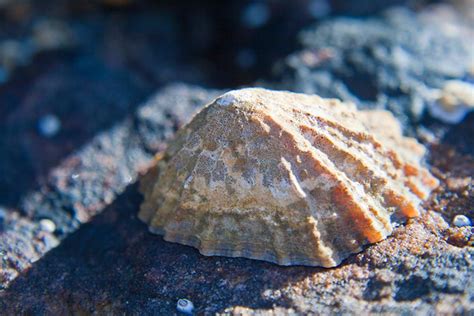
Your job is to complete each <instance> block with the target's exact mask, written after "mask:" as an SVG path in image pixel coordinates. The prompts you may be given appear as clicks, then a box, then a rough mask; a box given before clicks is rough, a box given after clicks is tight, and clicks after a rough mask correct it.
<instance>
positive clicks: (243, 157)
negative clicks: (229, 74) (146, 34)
mask: <svg viewBox="0 0 474 316" xmlns="http://www.w3.org/2000/svg"><path fill="white" fill-rule="evenodd" d="M424 151H425V149H424V147H423V146H422V145H420V144H419V143H418V142H417V141H416V140H414V139H412V138H407V137H403V136H402V132H401V130H400V126H399V124H398V122H397V120H396V119H395V118H394V117H393V116H392V115H391V114H390V113H389V112H386V111H358V110H357V109H356V107H355V106H354V105H352V104H346V103H342V102H340V101H337V100H333V99H322V98H320V97H318V96H310V95H304V94H296V93H290V92H279V91H271V90H265V89H256V88H251V89H242V90H236V91H231V92H228V93H226V94H224V95H223V96H221V97H219V98H217V99H216V100H215V101H214V102H213V103H211V104H210V105H208V106H206V107H205V108H204V109H203V110H202V111H201V112H200V113H198V114H197V115H196V116H195V117H194V119H193V120H192V121H191V122H190V123H189V124H188V125H187V126H185V127H183V128H182V129H181V130H180V131H179V132H178V134H177V137H176V139H175V140H174V141H173V142H171V143H170V144H169V147H168V149H167V151H166V152H165V153H164V155H163V157H162V158H161V159H160V160H159V161H158V163H157V164H156V166H155V167H153V168H152V170H151V171H150V172H149V173H148V174H147V175H146V176H145V177H144V179H143V180H142V182H141V191H142V192H143V194H144V197H145V198H144V202H143V204H142V205H141V210H140V213H139V217H140V219H141V220H143V221H144V222H146V223H147V224H148V225H149V227H150V230H151V231H152V232H155V233H159V234H162V235H163V236H164V239H165V240H167V241H171V242H177V243H181V244H185V245H191V246H193V247H196V248H198V249H199V251H200V252H201V253H202V254H204V255H222V256H230V257H247V258H252V259H259V260H266V261H271V262H274V263H277V264H281V265H309V266H324V267H333V266H336V265H338V264H339V263H340V262H341V261H342V260H344V259H345V258H347V257H348V256H349V255H350V254H352V253H356V252H359V251H360V250H361V249H362V246H364V245H366V244H368V243H374V242H377V241H380V240H383V239H384V238H386V237H387V236H389V235H390V234H391V233H392V225H393V223H395V222H401V221H403V220H404V219H406V218H409V217H414V216H417V215H419V211H420V202H421V201H422V200H423V199H425V198H427V196H428V195H429V193H430V191H431V190H432V189H433V188H435V187H436V186H437V183H438V182H437V180H436V179H435V178H433V177H432V176H431V175H430V173H429V172H428V171H427V170H426V169H424V168H423V167H422V166H421V165H420V160H421V158H422V156H423V154H424Z"/></svg>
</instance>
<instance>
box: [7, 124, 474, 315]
mask: <svg viewBox="0 0 474 316" xmlns="http://www.w3.org/2000/svg"><path fill="white" fill-rule="evenodd" d="M461 125H462V123H461ZM451 137H453V138H456V137H459V138H463V137H464V134H462V133H461V134H456V135H452V136H451ZM447 152H450V154H449V155H446V153H447ZM430 161H431V163H432V164H433V165H434V166H435V167H434V169H433V170H434V171H435V173H436V176H437V177H438V178H439V179H441V186H440V187H439V188H438V189H437V190H436V191H435V193H434V194H433V195H432V198H431V199H430V200H429V201H428V202H427V203H426V205H425V207H426V208H427V209H428V210H430V211H429V212H427V213H426V214H425V215H424V216H422V217H421V218H417V219H413V220H410V221H409V222H408V223H407V225H406V226H405V225H402V226H400V227H398V228H396V229H395V231H394V234H393V237H390V238H388V239H386V240H384V241H382V242H380V243H378V244H376V245H375V246H372V247H370V248H368V249H366V250H365V251H364V252H362V253H360V254H357V255H354V256H352V257H351V258H349V260H348V261H347V262H345V264H343V265H342V266H340V267H337V268H334V269H330V270H327V269H321V268H308V267H280V266H277V265H274V264H270V263H265V262H262V261H255V260H249V259H241V258H223V257H205V256H202V255H200V254H199V252H198V251H197V250H196V249H194V248H191V247H187V246H182V245H179V244H172V243H168V242H165V241H164V240H163V239H162V238H161V237H160V236H156V235H152V234H150V233H148V232H147V227H146V225H144V224H143V223H141V222H140V220H138V219H137V217H136V214H137V213H136V211H137V207H138V205H139V204H140V203H141V201H142V197H141V195H140V194H139V193H138V190H137V187H136V185H133V186H130V187H129V188H128V189H127V190H126V191H125V192H123V193H122V194H121V195H120V196H119V197H118V199H117V200H115V201H114V202H113V203H112V204H111V205H109V206H108V207H107V208H106V209H105V210H104V212H103V213H101V214H100V215H98V216H97V217H96V218H95V219H93V220H92V222H91V223H90V224H87V225H84V226H82V227H81V228H80V229H79V230H78V231H77V232H76V233H75V234H73V235H71V236H70V237H69V238H67V239H65V240H64V241H63V242H62V243H61V245H60V246H59V247H57V248H55V249H53V250H52V251H51V252H50V253H49V254H48V255H47V256H45V257H44V258H43V259H41V260H40V261H38V262H36V263H35V265H34V266H33V267H32V268H30V270H29V271H28V272H27V273H25V274H23V275H21V276H19V277H18V278H17V279H16V280H15V281H14V282H13V283H12V285H11V286H10V288H9V289H7V290H5V291H3V293H1V294H0V307H1V308H2V311H4V312H5V313H7V314H12V313H13V314H17V313H30V314H32V313H33V314H44V313H46V314H64V313H68V312H69V311H71V310H73V311H83V312H85V313H93V312H95V313H99V314H102V313H104V314H105V313H108V314H123V313H125V314H160V315H163V314H166V315H174V314H176V302H177V301H178V299H181V298H187V299H189V300H191V301H192V302H193V304H194V307H195V312H196V313H197V314H207V315H213V314H216V313H220V314H224V315H235V314H238V315H240V313H243V314H244V315H272V314H274V313H277V314H278V313H280V314H287V313H289V314H298V315H305V314H308V313H315V314H328V313H341V314H348V315H353V314H359V315H360V314H367V313H372V314H380V313H384V314H402V313H406V314H411V313H420V314H435V313H439V314H465V315H469V314H472V313H473V312H474V302H473V301H472V295H473V293H474V282H473V275H474V268H473V267H474V261H473V260H474V259H473V258H474V247H472V244H471V246H469V243H468V240H471V241H472V240H473V239H474V232H473V231H472V228H471V229H467V228H466V227H463V228H457V227H450V226H449V225H448V224H447V222H450V219H451V218H452V217H454V216H455V215H456V214H457V212H459V209H463V210H474V200H473V199H472V197H473V196H474V186H473V185H472V183H467V182H466V181H458V183H457V184H456V185H454V184H451V185H448V183H450V181H452V180H454V179H465V178H467V177H469V175H472V173H473V172H474V159H472V157H466V156H465V155H462V154H460V153H459V152H457V151H456V150H455V148H454V147H452V146H451V145H450V144H443V145H436V146H434V147H433V148H432V150H431V158H430ZM466 215H468V216H470V217H473V216H474V214H473V213H472V211H471V212H470V213H467V214H466ZM443 218H445V219H446V220H444V219H443ZM457 235H462V236H463V237H462V238H457V237H456V236H457Z"/></svg>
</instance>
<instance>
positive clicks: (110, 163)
mask: <svg viewBox="0 0 474 316" xmlns="http://www.w3.org/2000/svg"><path fill="white" fill-rule="evenodd" d="M215 96H217V91H212V90H206V89H202V88H198V87H192V86H188V85H183V84H175V85H170V86H168V87H166V88H164V89H163V90H161V91H160V92H158V93H157V94H156V95H154V96H153V97H151V98H150V100H149V101H147V102H146V103H145V104H143V105H141V106H139V107H138V109H137V111H136V113H135V114H133V115H131V116H129V117H127V118H125V119H123V120H122V121H121V122H118V123H116V124H115V126H113V127H110V128H109V129H107V130H105V131H103V132H102V133H100V134H99V135H97V136H96V137H94V138H93V139H92V140H91V141H90V142H89V143H88V144H86V145H84V146H83V147H82V148H81V149H80V150H78V151H76V152H75V153H73V154H71V155H69V156H68V157H67V158H66V159H64V160H63V161H62V162H61V163H60V165H59V166H58V167H55V168H53V169H52V170H51V171H50V172H49V175H48V177H47V180H45V183H44V184H43V185H41V186H40V187H39V188H38V189H36V190H32V191H30V192H29V193H27V194H25V196H23V197H22V198H21V201H20V209H21V210H22V212H23V216H21V217H20V216H19V215H18V214H16V213H15V214H16V215H15V216H14V219H15V220H14V221H12V220H10V221H8V224H7V228H4V229H3V231H2V232H0V242H1V243H2V245H3V246H4V247H0V249H2V251H3V252H4V256H6V258H7V260H13V261H15V263H14V264H12V266H13V267H10V265H8V271H10V270H11V271H12V273H13V274H12V275H14V276H16V275H17V274H18V273H19V272H21V271H22V270H24V269H26V268H28V267H29V266H30V264H31V263H32V262H33V261H35V260H37V259H38V258H39V257H41V256H42V255H43V254H44V253H45V252H46V251H48V250H50V249H51V248H52V247H53V246H55V245H56V244H57V239H58V238H59V239H61V238H63V237H65V236H66V235H67V234H69V233H71V232H72V231H74V230H75V229H77V228H78V227H79V226H80V225H81V224H82V223H85V222H87V221H89V220H90V219H91V218H92V217H93V216H94V215H96V214H98V213H100V212H101V211H102V210H103V209H104V208H105V207H106V205H108V204H110V203H111V202H112V201H113V200H114V199H115V198H116V196H117V195H119V194H120V193H121V192H122V191H123V190H124V189H125V188H126V187H127V186H128V185H130V184H131V183H133V182H135V181H136V178H137V176H138V174H139V172H140V171H141V170H142V171H143V170H144V169H146V167H147V165H148V164H149V163H150V161H151V160H152V158H153V156H154V154H155V153H156V152H157V151H158V150H159V149H163V148H164V146H165V141H166V140H168V139H169V138H170V137H172V136H173V134H174V132H175V131H176V129H177V128H179V127H180V126H181V125H182V124H183V123H185V122H186V121H187V120H188V119H189V118H190V117H191V115H193V113H194V112H195V111H196V110H197V109H198V108H199V107H200V106H202V105H203V104H205V103H206V102H207V101H209V100H211V99H212V98H214V97H215ZM99 113H100V112H99ZM91 115H92V113H91ZM170 122H172V123H170ZM8 216H13V215H11V214H10V215H8ZM7 218H8V217H7ZM43 219H47V220H49V221H52V222H53V223H54V225H55V232H54V233H55V237H54V240H55V243H52V242H50V241H49V240H47V239H41V238H39V237H38V236H39V235H42V233H41V234H39V233H37V232H36V228H37V227H38V226H39V223H40V222H41V220H43ZM4 226H5V225H4ZM38 234H39V235H38ZM22 247H26V248H22ZM33 248H35V249H34V251H33ZM36 248H37V249H36ZM13 257H14V258H15V259H12V258H13ZM6 269H7V267H6ZM5 273H6V272H5ZM9 275H10V274H9ZM12 278H13V276H10V277H8V278H4V281H2V285H3V286H5V285H6V284H8V283H9V282H10V281H11V279H12Z"/></svg>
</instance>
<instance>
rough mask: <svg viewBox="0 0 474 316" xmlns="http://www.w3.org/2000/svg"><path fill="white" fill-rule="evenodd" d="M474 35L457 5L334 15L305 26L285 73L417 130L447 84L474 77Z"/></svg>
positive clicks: (301, 87) (289, 80)
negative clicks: (369, 14)
mask: <svg viewBox="0 0 474 316" xmlns="http://www.w3.org/2000/svg"><path fill="white" fill-rule="evenodd" d="M472 36H473V33H472V29H471V28H470V27H469V24H468V23H467V22H465V20H464V19H463V18H462V17H461V16H460V15H459V14H457V13H456V12H455V11H453V10H452V9H450V8H449V7H442V8H441V9H439V10H436V9H431V10H428V9H427V10H424V11H421V12H420V13H418V14H414V13H413V12H411V11H408V10H406V9H400V8H399V9H391V10H389V11H387V12H385V13H384V14H382V15H380V16H379V17H376V18H367V19H355V18H333V19H328V20H326V21H324V22H322V23H320V24H318V25H316V26H315V27H312V28H309V29H307V30H306V31H304V32H303V33H302V34H301V43H302V44H303V47H304V49H303V50H301V51H300V52H297V53H294V54H292V55H290V56H289V57H288V58H287V59H286V62H285V64H284V65H283V66H280V68H279V70H278V73H279V74H280V78H281V80H282V81H283V85H282V86H283V87H284V88H286V89H290V90H294V91H298V92H304V93H315V94H318V95H321V96H323V97H336V98H340V99H343V100H345V101H353V102H355V103H356V104H358V105H360V106H361V107H363V108H384V109H388V110H390V111H391V112H393V113H394V114H395V115H396V116H397V118H399V119H400V120H401V122H402V123H403V124H404V126H405V127H406V128H407V129H408V131H411V132H413V127H414V126H415V124H417V122H420V121H421V120H422V118H423V117H424V114H425V109H426V107H427V106H428V105H429V104H432V103H433V102H436V99H437V95H438V94H437V93H436V92H437V91H439V89H443V87H445V85H446V84H447V82H449V81H450V80H453V79H454V80H458V81H459V82H465V84H467V82H469V81H472V80H473V79H474V77H473V74H472V72H471V69H472V68H471V67H472V65H473V64H472V63H473V60H474V46H473V45H472V43H470V41H468V40H466V39H467V38H470V37H472ZM277 69H278V68H277Z"/></svg>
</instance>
